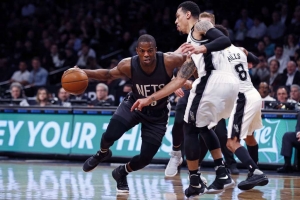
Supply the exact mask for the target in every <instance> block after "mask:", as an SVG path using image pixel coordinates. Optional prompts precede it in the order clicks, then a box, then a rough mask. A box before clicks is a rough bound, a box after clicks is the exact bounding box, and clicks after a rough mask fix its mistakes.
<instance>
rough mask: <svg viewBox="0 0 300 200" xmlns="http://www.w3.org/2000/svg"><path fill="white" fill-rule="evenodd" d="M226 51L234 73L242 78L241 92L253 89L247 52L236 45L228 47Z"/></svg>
mask: <svg viewBox="0 0 300 200" xmlns="http://www.w3.org/2000/svg"><path fill="white" fill-rule="evenodd" d="M224 52H225V55H226V57H227V60H228V61H229V63H230V65H231V70H232V72H233V74H234V75H235V76H236V77H237V78H238V79H239V80H240V92H242V93H245V92H247V91H249V90H251V89H253V88H254V87H253V84H252V82H251V78H250V75H249V69H248V62H247V56H246V54H245V53H244V52H243V51H242V50H241V49H240V48H238V47H236V46H234V45H231V46H230V47H228V48H226V49H225V50H224Z"/></svg>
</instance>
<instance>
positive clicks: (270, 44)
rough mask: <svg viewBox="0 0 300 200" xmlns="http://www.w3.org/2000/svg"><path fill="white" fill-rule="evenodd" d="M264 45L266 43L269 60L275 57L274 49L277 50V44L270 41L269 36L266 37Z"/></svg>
mask: <svg viewBox="0 0 300 200" xmlns="http://www.w3.org/2000/svg"><path fill="white" fill-rule="evenodd" d="M263 40H264V43H265V46H266V48H265V52H266V55H267V58H270V57H271V56H273V55H274V49H275V44H274V43H273V42H272V41H271V40H270V37H269V36H265V37H264V39H263Z"/></svg>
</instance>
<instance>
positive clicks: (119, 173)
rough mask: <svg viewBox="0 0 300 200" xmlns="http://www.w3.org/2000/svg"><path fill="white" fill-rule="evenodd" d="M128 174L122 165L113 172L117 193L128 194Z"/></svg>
mask: <svg viewBox="0 0 300 200" xmlns="http://www.w3.org/2000/svg"><path fill="white" fill-rule="evenodd" d="M127 175H128V173H127V172H126V171H125V165H120V166H119V167H117V168H116V169H114V170H113V171H112V176H113V178H114V179H115V181H116V182H117V192H121V193H128V192H129V187H128V183H127Z"/></svg>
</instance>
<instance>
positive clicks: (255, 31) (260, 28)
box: [247, 15, 267, 40]
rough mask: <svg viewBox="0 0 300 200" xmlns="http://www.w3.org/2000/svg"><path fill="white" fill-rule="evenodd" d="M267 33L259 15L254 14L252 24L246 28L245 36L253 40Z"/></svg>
mask: <svg viewBox="0 0 300 200" xmlns="http://www.w3.org/2000/svg"><path fill="white" fill-rule="evenodd" d="M266 33H267V27H266V25H265V23H264V22H263V21H262V20H261V16H259V15H256V16H255V17H254V25H253V26H252V27H251V28H250V29H249V30H248V33H247V37H249V38H251V39H255V40H259V39H262V37H263V36H265V34H266Z"/></svg>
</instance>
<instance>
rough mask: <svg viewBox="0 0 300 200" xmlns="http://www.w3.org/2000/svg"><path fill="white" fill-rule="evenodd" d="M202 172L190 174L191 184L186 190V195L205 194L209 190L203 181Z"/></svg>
mask: <svg viewBox="0 0 300 200" xmlns="http://www.w3.org/2000/svg"><path fill="white" fill-rule="evenodd" d="M200 176H201V173H199V172H198V173H197V174H192V175H189V179H190V185H189V187H188V188H187V189H186V190H185V192H184V194H185V196H186V197H191V196H198V195H203V194H205V193H206V192H207V187H206V185H205V184H204V183H203V182H202V180H201V178H200Z"/></svg>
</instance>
